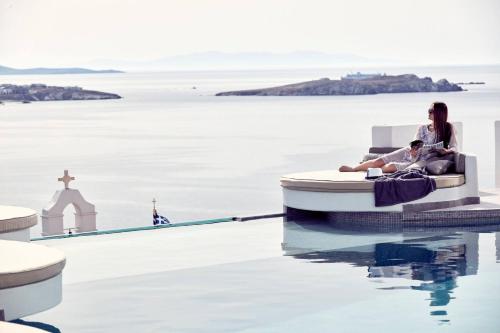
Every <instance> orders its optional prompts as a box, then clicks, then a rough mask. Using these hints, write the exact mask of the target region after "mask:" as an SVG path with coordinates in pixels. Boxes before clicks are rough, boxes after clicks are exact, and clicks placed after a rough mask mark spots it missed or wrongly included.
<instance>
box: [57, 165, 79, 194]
mask: <svg viewBox="0 0 500 333" xmlns="http://www.w3.org/2000/svg"><path fill="white" fill-rule="evenodd" d="M57 180H58V181H60V182H63V183H64V188H65V189H68V188H69V187H68V184H69V182H70V181H72V180H75V177H71V176H70V175H69V173H68V170H64V177H61V178H57Z"/></svg>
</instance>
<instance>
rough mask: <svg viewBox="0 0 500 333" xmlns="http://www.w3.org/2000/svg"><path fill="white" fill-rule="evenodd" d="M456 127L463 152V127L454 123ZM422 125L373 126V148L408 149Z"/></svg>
mask: <svg viewBox="0 0 500 333" xmlns="http://www.w3.org/2000/svg"><path fill="white" fill-rule="evenodd" d="M452 124H453V126H454V127H455V131H456V135H457V141H458V150H459V151H461V150H462V144H463V141H462V139H463V130H462V128H463V126H462V123H461V122H452ZM419 126H420V125H396V126H387V125H383V126H373V127H372V147H376V148H390V147H393V148H399V147H406V146H408V144H409V143H410V141H412V140H413V138H414V137H415V133H416V132H417V129H418V127H419Z"/></svg>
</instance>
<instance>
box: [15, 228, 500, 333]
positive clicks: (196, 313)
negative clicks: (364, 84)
mask: <svg viewBox="0 0 500 333" xmlns="http://www.w3.org/2000/svg"><path fill="white" fill-rule="evenodd" d="M174 229H177V230H174ZM174 229H162V230H156V231H151V232H137V233H129V234H126V235H125V234H124V235H104V236H95V237H81V238H80V239H67V240H53V241H46V242H45V244H46V245H49V246H55V247H59V248H61V249H62V250H63V251H65V253H66V254H67V256H68V265H67V267H66V269H65V272H64V288H63V298H64V299H63V302H62V303H61V304H60V305H59V306H57V307H55V308H54V309H51V310H49V311H46V312H43V313H40V314H37V315H34V316H31V317H28V318H25V321H23V322H24V323H25V324H29V325H38V326H40V325H45V326H44V327H45V329H47V330H49V331H53V332H246V333H247V332H368V331H370V332H402V331H404V332H475V331H480V332H498V331H500V317H499V316H498V314H499V304H500V227H495V226H494V227H481V228H461V229H457V228H455V229H443V228H441V229H434V230H428V229H427V230H418V229H414V230H412V229H409V228H406V229H401V230H393V231H391V232H387V231H378V230H376V229H371V230H363V229H360V228H357V229H352V230H350V229H349V228H345V227H344V228H342V229H341V228H338V227H335V226H334V225H330V224H329V223H328V222H327V221H322V220H300V221H299V220H294V221H282V220H281V219H272V220H265V221H254V222H243V223H237V222H228V223H221V224H217V225H207V226H196V227H185V228H174ZM179 229H184V230H179ZM41 243H43V242H41ZM85 258H86V259H85Z"/></svg>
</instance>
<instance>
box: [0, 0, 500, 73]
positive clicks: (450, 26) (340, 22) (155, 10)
mask: <svg viewBox="0 0 500 333" xmlns="http://www.w3.org/2000/svg"><path fill="white" fill-rule="evenodd" d="M499 17H500V1H497V0H468V1H464V0H418V1H410V0H363V1H362V0H358V1H356V0H350V1H340V0H307V1H306V0H303V1H296V0H164V1H160V0H156V1H155V0H140V1H133V0H78V1H77V0H0V64H1V65H5V66H12V67H29V66H68V65H82V64H85V63H86V62H88V61H91V60H93V59H98V58H109V59H129V60H132V59H134V60H149V59H156V58H161V57H164V56H169V55H178V54H185V53H195V52H204V51H224V52H247V51H251V52H254V51H257V52H290V51H296V50H307V51H320V52H326V53H353V54H357V55H361V56H365V57H369V58H385V59H387V58H388V59H395V60H401V61H403V62H406V63H412V64H447V63H448V64H479V63H500V19H499Z"/></svg>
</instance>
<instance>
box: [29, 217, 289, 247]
mask: <svg viewBox="0 0 500 333" xmlns="http://www.w3.org/2000/svg"><path fill="white" fill-rule="evenodd" d="M284 215H285V214H284V213H278V214H267V215H254V216H245V217H238V216H233V217H223V218H218V219H210V220H197V221H187V222H179V223H171V224H159V225H150V226H143V227H133V228H120V229H109V230H97V231H90V232H81V233H75V232H74V228H68V230H69V231H70V233H68V234H64V235H54V236H46V237H35V238H32V239H31V241H32V242H35V241H41V240H49V239H64V238H73V237H84V236H98V235H109V234H118V233H124V232H134V231H147V230H156V229H165V228H178V227H188V226H195V225H205V224H214V223H223V222H245V221H251V220H260V219H269V218H275V217H283V216H284Z"/></svg>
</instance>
